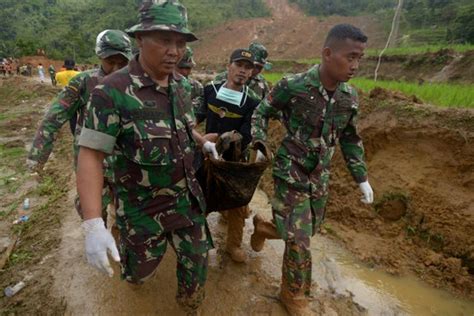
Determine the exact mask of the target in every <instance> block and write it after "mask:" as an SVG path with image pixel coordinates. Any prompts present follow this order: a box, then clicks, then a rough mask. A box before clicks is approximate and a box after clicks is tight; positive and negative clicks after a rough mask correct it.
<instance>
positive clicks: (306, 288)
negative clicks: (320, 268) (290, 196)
mask: <svg viewBox="0 0 474 316" xmlns="http://www.w3.org/2000/svg"><path fill="white" fill-rule="evenodd" d="M313 218H314V216H313V214H312V211H311V206H310V200H305V201H303V202H301V203H300V204H298V205H297V206H296V207H295V209H294V210H293V212H292V213H291V214H290V215H289V219H290V220H289V225H290V230H291V233H290V234H289V236H290V238H288V239H287V240H286V242H285V253H284V256H283V267H282V274H283V278H282V280H283V281H286V282H287V287H288V290H289V291H290V292H291V293H292V294H295V295H297V294H300V295H301V294H303V295H304V296H309V295H310V291H311V267H312V265H311V249H310V240H311V236H312V235H313V228H314V225H313Z"/></svg>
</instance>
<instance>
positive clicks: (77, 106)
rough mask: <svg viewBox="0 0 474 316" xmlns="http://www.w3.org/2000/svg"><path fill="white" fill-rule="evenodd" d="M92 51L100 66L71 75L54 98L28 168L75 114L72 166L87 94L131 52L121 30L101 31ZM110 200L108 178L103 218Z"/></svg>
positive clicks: (41, 160) (38, 162)
mask: <svg viewBox="0 0 474 316" xmlns="http://www.w3.org/2000/svg"><path fill="white" fill-rule="evenodd" d="M95 51H96V54H97V56H98V57H99V58H100V59H101V65H102V66H101V68H99V69H93V70H89V71H85V72H82V73H80V74H78V75H76V76H75V77H73V78H72V79H71V80H70V82H69V84H68V85H67V86H66V87H64V88H63V89H62V90H61V92H60V93H59V94H58V96H57V97H56V98H55V99H54V101H53V104H52V105H51V107H50V108H49V110H48V112H47V113H46V116H45V117H44V119H43V121H42V122H41V124H40V126H39V128H38V130H37V131H36V136H35V138H34V140H33V145H32V147H31V150H30V152H29V155H28V160H27V165H28V166H29V167H30V168H31V169H32V170H35V169H36V170H38V169H42V167H43V166H44V164H45V163H46V161H47V160H48V158H49V156H50V154H51V152H52V150H53V143H54V141H55V139H56V137H57V135H58V133H59V131H60V129H61V127H62V126H63V125H64V124H65V123H66V122H68V121H69V120H70V119H71V118H73V117H77V124H76V126H75V130H74V167H76V164H77V155H78V152H79V146H78V138H79V135H80V134H81V128H82V124H83V122H84V112H85V110H86V105H87V101H88V100H89V95H90V93H91V91H92V89H93V88H94V87H95V86H96V85H98V84H99V83H100V82H101V81H102V79H103V78H104V77H105V76H106V75H108V74H110V73H112V72H114V71H116V70H118V69H120V68H123V67H125V66H126V65H127V63H128V61H129V60H130V58H131V53H132V46H131V41H130V38H129V37H128V36H127V34H125V33H124V32H122V31H119V30H105V31H103V32H101V33H100V34H99V35H98V36H97V41H96V48H95ZM105 165H106V164H105ZM78 201H79V200H78V199H77V200H76V209H77V211H78V212H79V214H82V212H81V207H80V205H79V203H78ZM110 202H112V199H111V193H110V190H109V185H108V181H106V180H104V190H103V208H102V210H103V213H102V214H103V216H104V218H106V217H107V213H106V209H107V205H108V204H109V203H110Z"/></svg>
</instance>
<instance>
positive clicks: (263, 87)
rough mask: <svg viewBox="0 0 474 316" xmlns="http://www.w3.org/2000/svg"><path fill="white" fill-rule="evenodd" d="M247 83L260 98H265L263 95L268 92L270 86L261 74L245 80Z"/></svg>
mask: <svg viewBox="0 0 474 316" xmlns="http://www.w3.org/2000/svg"><path fill="white" fill-rule="evenodd" d="M247 85H248V86H249V88H250V89H252V90H253V91H255V93H256V94H257V95H258V96H259V97H260V99H261V100H263V99H265V97H266V96H267V95H268V93H269V92H270V87H269V86H268V83H267V81H266V80H265V78H264V77H263V76H262V75H261V74H258V75H256V76H255V77H252V78H250V80H249V81H248V82H247Z"/></svg>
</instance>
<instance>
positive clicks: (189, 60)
mask: <svg viewBox="0 0 474 316" xmlns="http://www.w3.org/2000/svg"><path fill="white" fill-rule="evenodd" d="M193 55H194V54H193V49H192V48H191V47H189V46H186V52H185V53H184V56H183V58H181V60H180V61H179V63H178V68H193V67H194V66H196V63H195V62H194V58H193Z"/></svg>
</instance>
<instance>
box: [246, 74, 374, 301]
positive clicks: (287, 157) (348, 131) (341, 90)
mask: <svg viewBox="0 0 474 316" xmlns="http://www.w3.org/2000/svg"><path fill="white" fill-rule="evenodd" d="M358 109H359V102H358V97H357V92H356V90H355V89H353V88H352V87H351V86H350V85H348V84H347V83H340V84H339V86H338V88H337V90H336V91H335V93H334V95H333V97H332V98H329V96H328V94H327V92H326V90H325V89H324V87H323V85H322V83H321V82H320V80H319V66H318V65H316V66H314V67H313V68H311V69H310V70H308V71H307V72H305V73H301V74H296V75H293V76H290V77H288V78H284V79H282V80H281V81H280V82H278V84H277V85H276V86H275V88H274V89H273V90H272V92H271V93H270V95H269V96H268V97H267V98H266V99H265V100H264V101H262V102H261V103H260V105H259V106H258V107H257V109H256V111H255V112H254V116H253V122H252V123H253V124H252V136H253V137H254V140H255V141H256V140H260V141H264V142H265V141H266V134H267V129H268V120H269V119H270V118H274V119H281V120H282V122H283V123H284V125H285V127H286V130H287V134H286V136H285V138H284V139H283V141H282V143H281V146H280V148H279V149H278V151H277V153H276V155H275V160H274V165H273V172H272V175H273V179H274V187H275V196H274V198H273V200H272V209H273V219H274V223H275V225H276V230H277V231H278V233H279V235H280V236H281V238H282V239H283V240H285V241H286V250H285V255H284V262H283V272H284V277H286V279H287V280H288V284H289V286H290V290H291V289H292V290H293V291H294V292H297V291H303V292H305V293H306V294H307V295H309V289H310V287H311V252H310V247H309V245H310V238H311V236H313V235H314V234H315V233H316V231H317V230H318V228H319V227H320V225H321V223H322V221H323V220H324V215H325V207H326V202H327V199H328V194H329V175H330V163H331V159H332V156H333V154H334V151H335V147H336V145H337V143H339V144H340V147H341V150H342V153H343V155H344V158H345V160H346V163H347V167H348V169H349V171H350V172H351V174H352V176H353V177H354V179H355V180H356V182H358V183H361V182H364V181H366V180H367V167H366V164H365V162H364V148H363V145H362V140H361V138H360V136H359V134H358V132H357V126H356V122H357V115H358Z"/></svg>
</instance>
